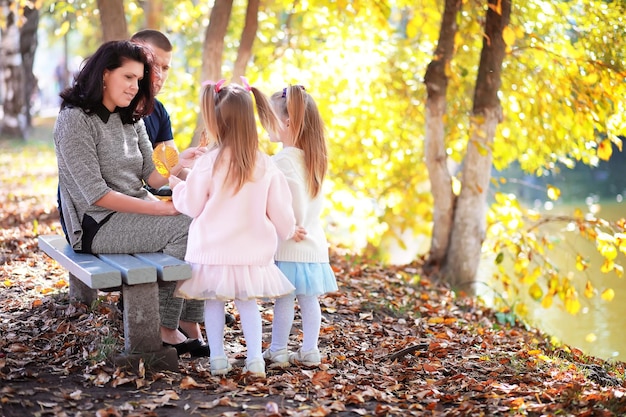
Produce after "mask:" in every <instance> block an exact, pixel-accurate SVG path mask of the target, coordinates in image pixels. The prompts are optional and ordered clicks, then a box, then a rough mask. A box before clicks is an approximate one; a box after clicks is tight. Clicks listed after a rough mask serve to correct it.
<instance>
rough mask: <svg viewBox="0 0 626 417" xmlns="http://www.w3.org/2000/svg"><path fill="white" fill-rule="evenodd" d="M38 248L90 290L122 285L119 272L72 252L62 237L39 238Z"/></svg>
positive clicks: (105, 264)
mask: <svg viewBox="0 0 626 417" xmlns="http://www.w3.org/2000/svg"><path fill="white" fill-rule="evenodd" d="M39 247H40V248H41V249H42V250H43V251H44V252H45V253H46V254H47V255H48V256H50V257H51V258H52V259H54V260H55V261H57V262H58V263H59V264H60V265H61V266H62V267H63V268H65V269H67V270H68V271H69V272H70V273H71V274H72V275H74V276H75V277H76V278H78V279H80V280H81V281H82V282H83V283H85V285H87V286H89V287H91V288H94V289H100V288H111V287H117V286H120V285H122V276H121V273H120V271H119V270H117V269H116V268H114V267H112V266H111V265H109V264H107V263H106V262H104V261H102V260H100V259H98V258H97V257H95V256H94V255H90V254H87V253H76V252H74V250H73V249H72V247H71V246H70V245H69V244H68V243H67V241H66V240H65V238H64V237H63V236H60V235H42V236H39Z"/></svg>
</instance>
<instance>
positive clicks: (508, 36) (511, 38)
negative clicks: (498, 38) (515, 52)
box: [502, 26, 515, 46]
mask: <svg viewBox="0 0 626 417" xmlns="http://www.w3.org/2000/svg"><path fill="white" fill-rule="evenodd" d="M502 39H503V40H504V43H505V44H507V45H509V46H511V45H513V44H514V43H515V30H513V29H511V27H510V26H507V27H505V28H504V29H503V30H502Z"/></svg>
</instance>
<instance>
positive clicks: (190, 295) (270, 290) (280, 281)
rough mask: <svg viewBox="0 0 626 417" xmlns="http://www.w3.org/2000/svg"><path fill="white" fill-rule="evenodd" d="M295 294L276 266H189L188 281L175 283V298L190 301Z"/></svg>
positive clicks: (274, 296) (292, 287) (247, 298)
mask: <svg viewBox="0 0 626 417" xmlns="http://www.w3.org/2000/svg"><path fill="white" fill-rule="evenodd" d="M294 290H295V287H294V286H293V285H291V283H290V282H289V280H288V279H287V277H285V275H284V274H283V273H282V272H281V271H280V269H278V267H277V266H276V265H274V264H273V263H272V264H269V265H266V266H259V265H202V264H194V263H191V278H189V279H188V280H185V281H178V283H177V284H176V291H175V292H174V295H175V296H176V297H180V298H185V299H192V300H215V299H217V300H224V301H230V300H250V299H254V298H277V297H281V296H283V295H286V294H289V293H291V292H293V291H294Z"/></svg>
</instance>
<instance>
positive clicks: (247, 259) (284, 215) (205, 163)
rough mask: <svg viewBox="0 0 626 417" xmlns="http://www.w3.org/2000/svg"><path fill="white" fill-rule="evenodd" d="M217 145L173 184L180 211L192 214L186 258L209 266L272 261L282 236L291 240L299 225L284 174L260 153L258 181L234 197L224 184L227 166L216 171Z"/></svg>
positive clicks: (173, 197) (257, 263)
mask: <svg viewBox="0 0 626 417" xmlns="http://www.w3.org/2000/svg"><path fill="white" fill-rule="evenodd" d="M218 151H219V150H218V149H214V150H211V151H209V152H207V153H206V154H205V155H203V156H201V157H200V158H198V160H197V161H196V163H195V165H194V168H193V169H192V170H191V172H190V173H189V175H188V176H187V180H186V181H183V182H181V183H179V184H177V185H175V186H174V189H173V194H172V199H173V202H174V206H175V207H176V209H177V210H178V211H180V212H181V213H184V214H186V215H188V216H190V217H192V218H193V221H192V223H191V226H190V228H189V239H188V241H187V253H186V255H185V260H187V261H189V262H193V263H198V264H204V265H269V264H271V263H273V261H274V253H275V252H276V247H277V245H278V238H280V239H283V240H287V239H290V238H291V237H292V236H293V234H294V232H295V227H296V219H295V215H294V212H293V209H292V205H291V192H290V191H289V186H288V184H287V180H286V179H285V177H284V175H283V174H282V173H281V172H280V171H279V170H278V168H277V167H276V166H275V165H274V163H273V162H272V161H271V159H270V157H269V156H267V155H265V154H264V153H262V152H258V153H257V160H256V170H255V174H254V181H252V182H248V183H246V184H245V185H244V186H243V187H242V188H241V190H239V192H238V193H237V194H235V195H233V191H232V188H231V187H228V188H224V180H225V176H226V169H225V168H224V166H225V165H227V164H222V168H220V170H218V171H217V172H216V173H215V175H213V174H212V172H213V165H214V163H215V158H216V157H217V154H218Z"/></svg>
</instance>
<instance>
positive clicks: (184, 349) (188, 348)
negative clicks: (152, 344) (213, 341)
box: [163, 339, 208, 356]
mask: <svg viewBox="0 0 626 417" xmlns="http://www.w3.org/2000/svg"><path fill="white" fill-rule="evenodd" d="M163 346H166V347H173V348H174V349H176V354H177V355H178V356H180V355H183V354H185V353H191V352H197V351H198V349H201V348H202V346H203V345H202V342H200V341H199V340H198V339H187V340H185V341H184V342H180V343H178V344H176V345H172V344H170V343H166V342H163ZM207 349H208V346H207Z"/></svg>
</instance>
